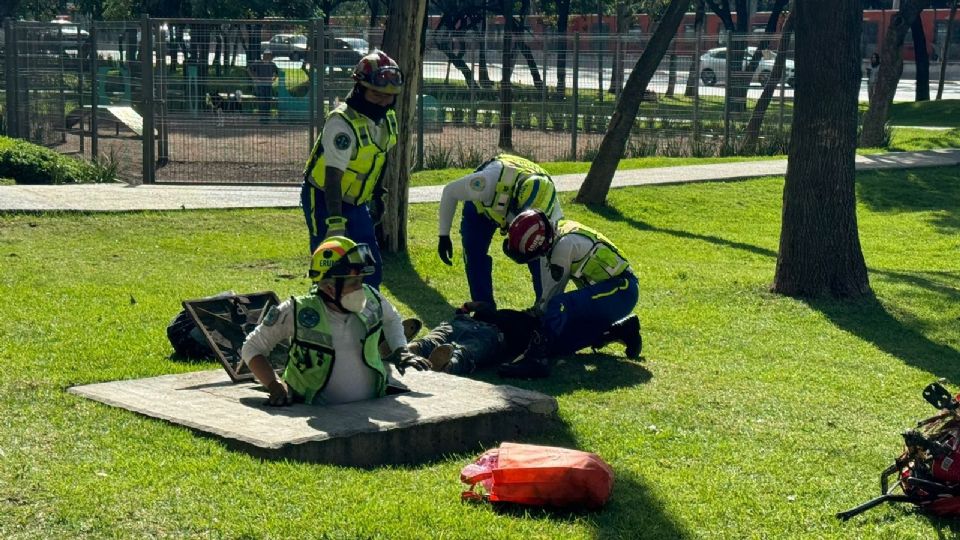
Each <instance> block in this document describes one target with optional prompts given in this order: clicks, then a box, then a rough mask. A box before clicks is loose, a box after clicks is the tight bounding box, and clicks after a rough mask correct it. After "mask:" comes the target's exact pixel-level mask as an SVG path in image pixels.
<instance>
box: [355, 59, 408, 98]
mask: <svg viewBox="0 0 960 540" xmlns="http://www.w3.org/2000/svg"><path fill="white" fill-rule="evenodd" d="M353 80H355V81H357V82H358V83H360V84H361V85H362V86H364V87H366V88H371V89H373V90H376V91H378V92H383V93H384V94H399V93H400V87H402V86H403V72H402V71H400V66H398V65H397V63H396V62H394V60H393V58H390V57H389V56H387V53H385V52H383V51H380V50H376V51H373V52H372V53H370V54H368V55H366V56H364V57H363V58H361V59H360V61H359V62H357V65H356V66H355V67H354V68H353Z"/></svg>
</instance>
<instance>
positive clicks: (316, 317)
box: [297, 308, 320, 328]
mask: <svg viewBox="0 0 960 540" xmlns="http://www.w3.org/2000/svg"><path fill="white" fill-rule="evenodd" d="M297 319H298V320H299V322H300V324H301V325H303V326H305V327H307V328H313V327H314V326H316V325H317V323H319V322H320V314H319V313H317V312H316V310H314V309H313V308H305V309H303V310H301V311H300V313H299V314H297Z"/></svg>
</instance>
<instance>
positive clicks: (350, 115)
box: [304, 103, 398, 205]
mask: <svg viewBox="0 0 960 540" xmlns="http://www.w3.org/2000/svg"><path fill="white" fill-rule="evenodd" d="M333 115H339V116H341V117H343V119H344V120H346V121H347V124H349V125H350V127H351V128H352V129H353V136H354V139H355V140H356V141H357V144H356V145H355V146H354V149H353V155H351V157H350V162H349V163H347V170H345V171H344V172H343V178H342V179H341V180H340V191H341V194H342V197H343V202H345V203H349V204H357V205H359V204H364V203H366V202H367V201H369V200H370V199H371V198H373V189H374V188H375V187H376V185H377V180H379V179H380V173H381V171H382V170H383V164H384V163H386V161H387V151H389V150H390V149H391V148H393V147H394V146H396V144H397V133H398V127H397V113H396V112H395V111H394V110H393V109H390V110H389V111H387V117H386V122H387V131H388V136H387V140H386V142H385V143H384V146H383V147H381V146H380V145H379V144H378V142H377V141H375V140H374V139H373V136H372V135H371V133H370V126H369V124H368V122H369V121H370V120H369V119H368V118H367V117H366V116H363V115H362V114H360V113H358V112H357V111H355V110H353V109H351V108H350V107H348V106H347V104H346V103H341V104H340V106H338V107H337V108H336V109H334V110H333V111H331V112H330V114H328V115H327V120H329V119H330V118H332V117H333ZM321 139H322V135H321V137H317V141H316V143H314V145H313V149H312V150H311V151H310V158H309V159H308V161H307V167H306V168H307V171H306V174H304V178H306V179H307V181H309V182H310V183H311V184H313V185H314V187H316V188H318V189H320V190H321V191H322V190H323V188H324V185H325V176H326V160H325V159H324V157H323V145H322V144H320V141H321Z"/></svg>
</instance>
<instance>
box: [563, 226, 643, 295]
mask: <svg viewBox="0 0 960 540" xmlns="http://www.w3.org/2000/svg"><path fill="white" fill-rule="evenodd" d="M568 234H579V235H580V236H583V237H585V238H588V239H589V240H590V241H591V242H593V247H591V248H590V251H588V252H587V254H586V255H584V256H583V257H581V258H580V259H577V260H576V261H573V264H572V265H571V268H570V278H571V279H573V281H574V283H576V284H577V287H581V288H582V287H585V286H588V285H593V284H595V283H600V282H601V281H606V280H608V279H611V278H615V277H617V276H619V275H620V274H622V273H624V272H627V271H629V270H630V263H629V262H627V258H626V257H624V255H623V252H621V251H620V249H619V248H617V246H616V245H614V243H613V242H611V241H610V239H609V238H607V237H606V236H604V235H603V234H601V233H599V232H597V231H596V230H594V229H591V228H590V227H587V226H586V225H584V224H582V223H577V222H576V221H570V220H564V219H562V220H560V222H559V223H557V239H556V241H555V242H554V245H556V242H559V241H560V239H561V238H563V237H564V236H566V235H568Z"/></svg>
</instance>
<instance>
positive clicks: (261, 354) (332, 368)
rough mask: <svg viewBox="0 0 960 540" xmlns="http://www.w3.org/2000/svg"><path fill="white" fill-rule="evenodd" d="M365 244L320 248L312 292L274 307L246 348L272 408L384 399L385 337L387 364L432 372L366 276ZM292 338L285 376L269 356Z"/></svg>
mask: <svg viewBox="0 0 960 540" xmlns="http://www.w3.org/2000/svg"><path fill="white" fill-rule="evenodd" d="M374 265H375V261H374V259H373V253H372V252H371V249H370V248H369V247H368V246H367V245H366V244H358V243H355V242H354V241H353V240H350V239H349V238H345V237H342V236H332V237H330V238H327V239H326V240H324V241H323V243H321V244H320V246H319V247H317V250H316V251H315V252H314V253H313V258H312V260H311V263H310V279H311V280H312V281H313V283H314V286H313V288H312V289H311V291H310V294H307V295H304V296H296V297H293V298H290V299H289V300H286V301H284V302H283V303H282V304H280V305H279V306H273V307H271V308H270V310H269V311H268V312H267V314H266V316H265V317H264V319H263V322H262V323H260V324H259V325H258V326H257V327H256V328H255V329H254V330H253V332H251V333H250V334H249V335H248V336H247V340H246V341H245V342H244V344H243V349H242V350H241V353H240V355H241V357H242V358H243V361H244V362H246V363H247V365H248V366H249V367H250V371H252V372H253V374H254V375H255V376H256V378H257V380H258V381H260V383H261V384H263V385H264V386H265V387H266V388H267V390H269V392H270V398H269V401H268V403H269V404H270V405H289V404H290V403H292V402H294V401H296V402H303V403H307V404H333V403H347V402H351V401H359V400H363V399H370V398H374V397H382V396H384V395H385V394H386V390H387V368H386V366H385V365H384V362H383V359H382V358H381V356H380V350H379V347H378V340H379V338H380V334H381V332H382V333H383V334H384V336H385V338H386V342H387V344H388V345H389V348H390V350H392V351H393V353H391V354H390V357H389V359H390V360H392V361H393V362H394V364H396V366H397V368H398V370H399V371H400V374H401V375H402V374H403V372H404V370H405V369H406V368H408V367H412V368H414V369H418V370H427V369H430V364H429V362H427V360H426V359H424V358H421V357H419V356H416V355H414V354H412V353H410V352H409V351H408V350H407V347H406V346H407V340H406V338H405V337H404V333H403V325H402V323H401V321H400V315H399V314H397V310H396V309H394V307H393V305H392V304H390V302H389V301H388V300H387V299H386V298H384V297H383V296H381V295H380V292H379V291H377V290H376V289H374V288H373V287H371V286H369V285H366V284H364V283H363V278H364V277H365V276H369V275H371V274H372V273H373V272H374ZM288 339H292V344H291V346H290V352H289V355H288V359H287V367H286V369H285V370H284V372H283V376H282V377H280V378H278V377H277V376H276V373H274V371H273V368H272V366H271V365H270V361H269V360H267V356H268V355H269V354H270V351H272V350H273V348H274V347H275V346H276V345H277V344H278V343H280V342H281V341H284V340H288Z"/></svg>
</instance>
